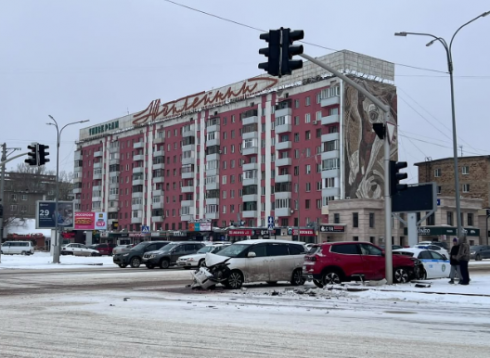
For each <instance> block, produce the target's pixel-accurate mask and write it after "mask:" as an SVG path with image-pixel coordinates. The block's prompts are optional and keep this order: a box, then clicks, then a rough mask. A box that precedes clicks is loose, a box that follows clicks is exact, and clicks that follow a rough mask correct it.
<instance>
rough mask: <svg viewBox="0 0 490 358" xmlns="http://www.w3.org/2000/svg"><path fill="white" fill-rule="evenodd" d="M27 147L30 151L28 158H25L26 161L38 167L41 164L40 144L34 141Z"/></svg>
mask: <svg viewBox="0 0 490 358" xmlns="http://www.w3.org/2000/svg"><path fill="white" fill-rule="evenodd" d="M27 149H29V150H30V152H29V153H27V156H28V157H29V158H27V159H26V160H24V162H25V163H27V164H29V165H31V166H35V167H38V166H39V144H37V143H32V144H31V145H28V146H27Z"/></svg>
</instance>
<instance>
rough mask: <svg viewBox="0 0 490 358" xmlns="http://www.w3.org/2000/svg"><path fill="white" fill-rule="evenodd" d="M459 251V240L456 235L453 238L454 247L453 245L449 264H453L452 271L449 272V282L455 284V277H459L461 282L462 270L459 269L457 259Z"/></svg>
mask: <svg viewBox="0 0 490 358" xmlns="http://www.w3.org/2000/svg"><path fill="white" fill-rule="evenodd" d="M458 251H459V241H458V238H457V237H455V238H454V239H453V247H451V252H450V253H449V264H450V265H451V272H450V273H449V278H450V280H449V283H451V284H453V283H454V279H455V278H457V279H458V280H459V282H461V281H462V280H461V271H460V269H459V261H458V260H457V256H458Z"/></svg>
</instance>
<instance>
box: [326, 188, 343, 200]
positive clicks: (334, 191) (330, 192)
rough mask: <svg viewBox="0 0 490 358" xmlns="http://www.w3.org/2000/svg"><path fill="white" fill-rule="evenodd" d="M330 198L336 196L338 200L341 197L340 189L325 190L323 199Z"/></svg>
mask: <svg viewBox="0 0 490 358" xmlns="http://www.w3.org/2000/svg"><path fill="white" fill-rule="evenodd" d="M330 196H335V197H337V198H338V197H339V196H340V188H323V189H322V197H330Z"/></svg>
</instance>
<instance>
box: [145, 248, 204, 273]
mask: <svg viewBox="0 0 490 358" xmlns="http://www.w3.org/2000/svg"><path fill="white" fill-rule="evenodd" d="M204 246H206V245H205V244H203V243H202V242H193V241H177V242H172V243H171V244H168V245H166V246H165V247H163V248H161V249H160V250H157V251H148V252H146V253H145V255H144V256H143V263H144V264H145V265H146V267H148V268H149V269H152V268H155V267H157V266H158V267H160V268H162V269H166V268H169V267H170V266H174V265H175V264H176V263H177V260H178V259H179V257H181V256H185V255H191V254H195V253H196V252H198V251H199V249H201V248H203V247H204Z"/></svg>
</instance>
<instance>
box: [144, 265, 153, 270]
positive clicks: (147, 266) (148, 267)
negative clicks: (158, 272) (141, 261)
mask: <svg viewBox="0 0 490 358" xmlns="http://www.w3.org/2000/svg"><path fill="white" fill-rule="evenodd" d="M146 268H147V269H150V270H153V269H154V268H155V266H153V265H152V264H147V265H146Z"/></svg>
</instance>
